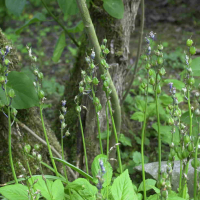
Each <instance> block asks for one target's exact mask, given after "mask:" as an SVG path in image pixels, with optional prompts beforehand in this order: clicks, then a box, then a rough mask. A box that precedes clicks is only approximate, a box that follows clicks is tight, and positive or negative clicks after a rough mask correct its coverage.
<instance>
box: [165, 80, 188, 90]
mask: <svg viewBox="0 0 200 200" xmlns="http://www.w3.org/2000/svg"><path fill="white" fill-rule="evenodd" d="M164 83H165V84H169V83H173V86H174V87H175V88H176V89H178V90H182V88H184V87H185V83H183V82H182V81H179V80H176V79H166V80H164Z"/></svg>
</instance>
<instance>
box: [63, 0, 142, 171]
mask: <svg viewBox="0 0 200 200" xmlns="http://www.w3.org/2000/svg"><path fill="white" fill-rule="evenodd" d="M139 3H140V0H124V8H125V12H124V18H123V19H121V20H118V19H114V18H112V17H111V16H109V15H108V14H107V13H106V12H105V10H104V9H103V8H102V1H99V0H94V1H93V4H92V5H91V7H90V14H91V18H92V21H93V24H94V27H95V30H96V33H97V36H98V39H99V41H100V43H101V41H102V40H103V39H104V38H106V39H107V40H108V48H109V49H110V54H109V56H108V58H107V62H108V63H109V64H110V70H109V71H110V74H111V76H112V80H113V82H114V85H115V87H116V90H117V93H118V96H119V100H121V99H122V96H123V91H124V86H125V84H124V83H125V74H126V69H127V66H128V55H129V41H130V35H131V32H132V31H133V30H134V28H135V26H134V24H135V17H136V14H137V10H138V7H139ZM91 48H93V47H92V46H91V45H90V42H89V41H87V40H85V41H84V42H83V43H82V45H81V48H80V51H79V54H78V56H77V62H76V64H75V67H74V71H73V74H72V76H71V79H70V82H68V83H67V84H66V90H65V95H64V97H65V98H67V101H68V108H69V113H74V114H73V117H72V115H68V118H69V120H70V121H71V122H72V124H73V125H74V124H76V125H78V118H77V116H76V113H75V104H74V97H75V96H76V95H78V93H79V92H78V84H79V82H80V80H81V76H80V74H81V73H80V72H81V70H83V69H85V68H87V64H86V62H85V56H86V53H87V52H88V49H91ZM102 84H103V83H102V82H100V83H99V85H98V87H97V90H96V96H97V97H98V98H99V99H100V102H101V104H102V107H103V109H102V111H101V112H100V115H99V116H100V125H101V132H102V131H104V130H105V129H106V117H105V116H106V114H105V104H106V98H105V94H104V92H103V91H102ZM82 105H84V106H86V107H87V110H86V111H84V113H82V118H83V126H84V133H85V141H86V148H87V154H88V161H89V166H91V163H92V161H93V159H94V157H95V156H96V155H97V154H99V152H100V147H99V141H98V138H97V135H98V131H97V125H96V114H95V109H94V106H93V103H92V101H91V99H90V98H89V97H87V96H85V97H83V99H82ZM68 125H69V124H68ZM72 135H74V136H73V142H70V140H69V143H68V144H69V148H70V149H71V150H72V149H73V148H72V146H71V145H70V143H71V144H74V143H75V142H76V144H77V146H78V147H79V148H78V149H80V151H79V152H78V154H79V153H81V152H83V151H82V145H81V139H80V137H81V136H80V131H79V127H75V126H73V130H72ZM114 144H115V139H114V136H111V141H110V146H113V145H114ZM104 147H105V145H104ZM104 150H105V149H104ZM67 151H68V150H67ZM111 156H112V157H115V155H114V152H113V154H112V155H111ZM74 159H75V157H74V158H72V160H74ZM83 160H84V159H83V157H82V158H81V161H80V163H82V164H83ZM80 167H81V166H80ZM83 168H84V167H83Z"/></svg>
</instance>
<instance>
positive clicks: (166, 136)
mask: <svg viewBox="0 0 200 200" xmlns="http://www.w3.org/2000/svg"><path fill="white" fill-rule="evenodd" d="M152 128H154V129H155V130H156V131H157V132H158V125H157V123H154V124H153V125H152ZM171 130H172V127H171V126H162V125H160V134H161V140H162V142H164V143H167V144H171V141H172V134H171ZM179 142H180V138H179V132H178V128H177V127H175V133H174V144H179Z"/></svg>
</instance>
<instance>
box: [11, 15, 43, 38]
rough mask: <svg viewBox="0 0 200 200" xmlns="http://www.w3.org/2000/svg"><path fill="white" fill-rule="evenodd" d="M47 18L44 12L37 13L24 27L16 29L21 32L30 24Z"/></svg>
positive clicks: (17, 32)
mask: <svg viewBox="0 0 200 200" xmlns="http://www.w3.org/2000/svg"><path fill="white" fill-rule="evenodd" d="M45 20H46V17H45V16H44V15H43V14H42V13H36V14H35V15H34V16H33V17H32V18H31V19H30V20H29V21H27V22H26V23H25V24H24V25H23V26H22V27H20V28H19V29H17V30H16V31H15V33H16V34H20V33H21V32H22V31H23V29H24V28H25V27H27V26H29V25H30V24H33V23H36V22H43V21H45Z"/></svg>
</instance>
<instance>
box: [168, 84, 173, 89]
mask: <svg viewBox="0 0 200 200" xmlns="http://www.w3.org/2000/svg"><path fill="white" fill-rule="evenodd" d="M172 86H173V83H172V82H170V83H169V89H170V90H171V89H172Z"/></svg>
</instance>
